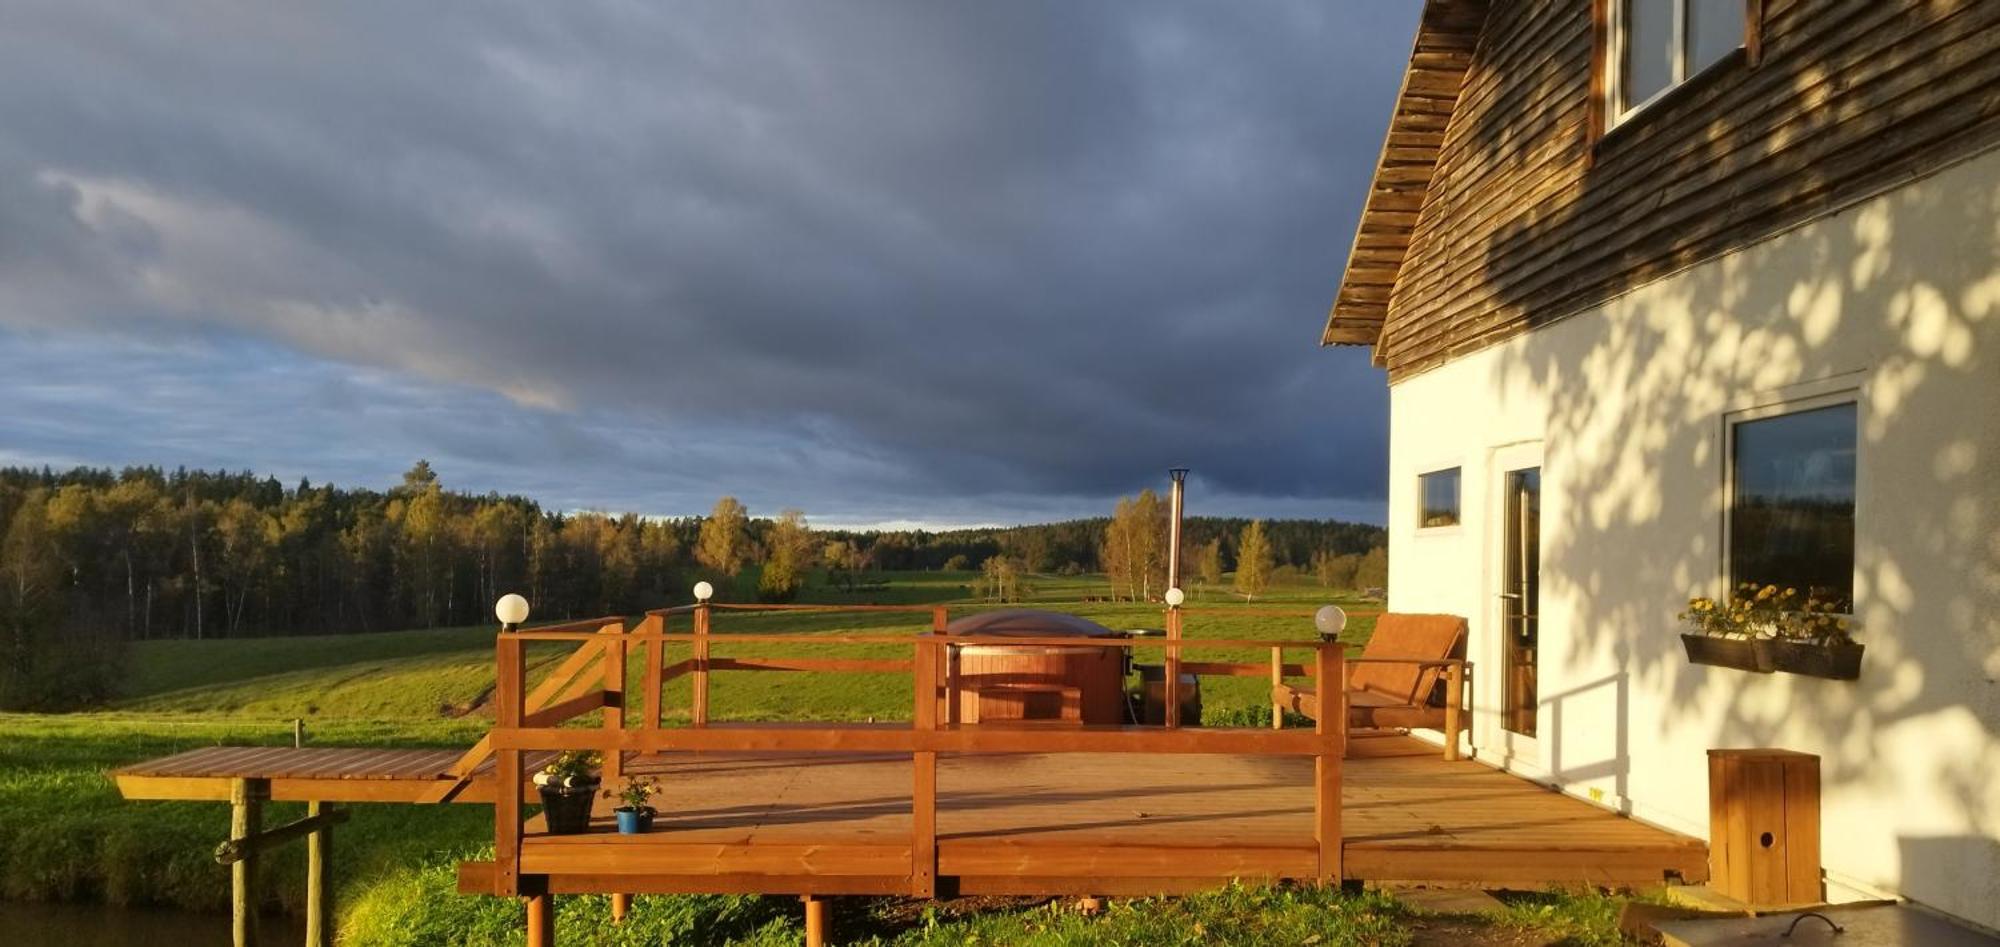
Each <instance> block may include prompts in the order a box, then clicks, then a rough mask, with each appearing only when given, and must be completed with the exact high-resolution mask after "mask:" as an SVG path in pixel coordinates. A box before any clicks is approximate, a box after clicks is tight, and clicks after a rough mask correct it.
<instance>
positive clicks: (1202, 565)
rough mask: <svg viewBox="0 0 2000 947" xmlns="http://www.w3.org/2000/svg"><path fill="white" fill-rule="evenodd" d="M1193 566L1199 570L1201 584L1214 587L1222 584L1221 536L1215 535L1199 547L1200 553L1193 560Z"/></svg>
mask: <svg viewBox="0 0 2000 947" xmlns="http://www.w3.org/2000/svg"><path fill="white" fill-rule="evenodd" d="M1195 563H1196V564H1195V568H1196V569H1198V570H1199V571H1200V572H1201V584H1202V585H1204V586H1207V587H1209V588H1215V587H1217V586H1220V585H1221V584H1222V537H1220V536H1217V537H1215V538H1214V539H1211V540H1209V541H1208V542H1207V543H1205V544H1203V545H1202V547H1201V555H1200V556H1199V557H1197V558H1196V560H1195Z"/></svg>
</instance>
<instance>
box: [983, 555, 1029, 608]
mask: <svg viewBox="0 0 2000 947" xmlns="http://www.w3.org/2000/svg"><path fill="white" fill-rule="evenodd" d="M1021 571H1022V570H1021V562H1020V560H1018V559H1015V558H1014V557H1013V556H991V557H989V558H988V559H987V560H986V561H985V562H982V563H980V564H979V595H980V597H981V598H983V599H985V600H986V601H989V602H1018V601H1020V600H1021Z"/></svg>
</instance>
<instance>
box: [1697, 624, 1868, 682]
mask: <svg viewBox="0 0 2000 947" xmlns="http://www.w3.org/2000/svg"><path fill="white" fill-rule="evenodd" d="M1681 645H1682V646H1683V647H1685V648H1687V656H1688V663H1689V664H1706V665H1709V666H1711V667H1725V668H1735V669H1737V670H1739V671H1752V672H1755V673H1757V674H1769V673H1771V672H1773V671H1784V672H1786V673H1788V674H1804V675H1806V676H1808V677H1821V678H1826V679H1827V680H1833V681H1852V680H1855V679H1858V678H1859V677H1860V676H1861V651H1862V646H1861V645H1858V644H1855V643H1854V642H1852V641H1835V642H1828V643H1819V642H1809V641H1784V640H1780V639H1775V638H1717V637H1712V636H1709V635H1687V634H1684V635H1681Z"/></svg>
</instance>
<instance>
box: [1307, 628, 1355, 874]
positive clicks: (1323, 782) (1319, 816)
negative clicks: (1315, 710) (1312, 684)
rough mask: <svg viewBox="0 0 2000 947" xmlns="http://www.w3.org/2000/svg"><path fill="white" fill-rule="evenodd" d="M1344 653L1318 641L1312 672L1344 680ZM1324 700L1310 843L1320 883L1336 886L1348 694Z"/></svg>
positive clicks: (1322, 677) (1317, 722)
mask: <svg viewBox="0 0 2000 947" xmlns="http://www.w3.org/2000/svg"><path fill="white" fill-rule="evenodd" d="M1344 656H1345V651H1344V649H1343V647H1342V645H1341V644H1340V642H1338V641H1321V642H1320V643H1319V646H1318V647H1317V648H1316V649H1315V650H1314V651H1313V662H1314V665H1315V670H1317V671H1318V672H1319V679H1320V680H1322V681H1340V680H1345V679H1346V677H1345V672H1344V671H1343V669H1342V667H1341V659H1342V658H1343V657H1344ZM1321 699H1322V700H1324V701H1326V703H1325V705H1323V706H1322V707H1321V708H1320V710H1321V713H1320V715H1319V717H1318V719H1316V720H1314V721H1313V733H1314V735H1316V736H1317V737H1319V740H1320V747H1319V754H1318V755H1317V756H1314V757H1313V840H1314V841H1315V842H1317V843H1318V844H1319V883H1320V884H1322V885H1330V884H1339V883H1340V881H1341V879H1342V878H1343V877H1344V875H1343V874H1342V871H1343V869H1342V865H1341V844H1342V843H1341V833H1340V823H1341V811H1340V802H1341V800H1340V776H1341V757H1343V756H1345V755H1346V752H1347V747H1346V733H1347V694H1346V688H1341V692H1340V693H1339V694H1325V695H1322V697H1321Z"/></svg>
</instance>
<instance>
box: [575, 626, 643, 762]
mask: <svg viewBox="0 0 2000 947" xmlns="http://www.w3.org/2000/svg"><path fill="white" fill-rule="evenodd" d="M658 620H659V619H657V618H654V617H653V616H651V615H648V616H646V617H645V618H644V619H641V624H640V627H642V628H643V627H645V626H646V624H647V623H651V622H654V621H658ZM619 630H620V631H623V630H624V629H623V628H620V629H619ZM585 647H589V646H588V645H586V646H585ZM625 670H626V668H625V642H624V641H623V640H620V639H619V638H611V639H608V640H606V641H605V642H604V691H603V694H604V704H603V710H604V729H606V730H609V731H612V732H614V733H615V732H617V731H620V730H623V729H625ZM602 775H603V777H604V781H605V783H606V784H610V783H616V782H618V781H620V780H622V779H624V778H625V754H624V753H622V752H619V751H616V750H614V751H612V752H610V753H606V754H605V755H604V766H603V769H602Z"/></svg>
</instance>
